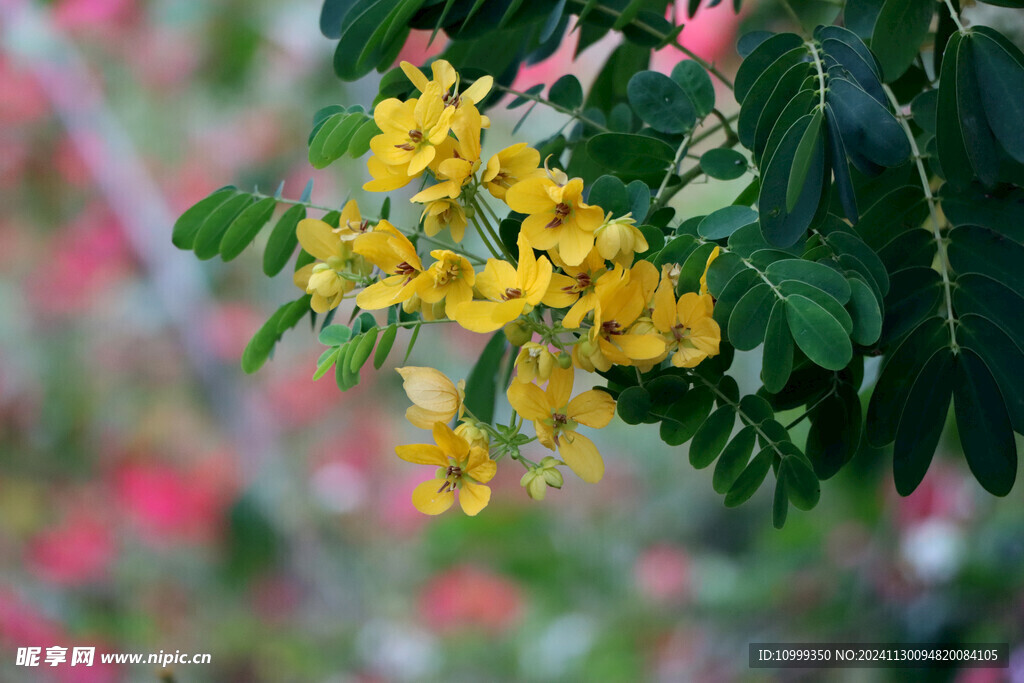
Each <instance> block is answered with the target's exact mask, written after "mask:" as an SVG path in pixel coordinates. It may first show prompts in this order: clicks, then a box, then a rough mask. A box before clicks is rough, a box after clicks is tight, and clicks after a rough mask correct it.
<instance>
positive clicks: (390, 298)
mask: <svg viewBox="0 0 1024 683" xmlns="http://www.w3.org/2000/svg"><path fill="white" fill-rule="evenodd" d="M352 250H353V251H355V252H356V253H357V254H359V255H361V256H363V257H364V258H365V259H366V260H367V261H369V262H370V263H372V264H373V265H375V266H377V267H378V268H380V269H381V270H382V271H383V272H384V273H387V277H385V278H384V279H383V280H381V281H380V282H375V283H373V284H372V285H370V286H369V287H367V288H366V289H364V290H363V291H361V292H359V294H358V295H357V296H356V305H358V306H359V307H360V308H364V309H366V310H368V311H374V310H377V309H380V308H387V307H388V306H391V305H393V304H397V303H402V302H404V301H407V300H408V299H409V298H410V297H411V296H412V295H413V294H415V291H416V290H415V287H414V286H413V281H414V280H415V279H416V277H417V276H418V275H419V274H420V273H422V272H423V264H422V263H421V262H420V257H419V256H418V255H417V254H416V247H414V246H413V244H412V242H410V241H409V239H408V238H407V237H406V236H405V235H403V234H402V233H401V232H399V231H398V230H397V229H396V228H395V226H393V225H391V223H389V222H388V221H386V220H382V221H381V222H380V223H378V224H377V228H376V230H374V231H373V232H370V233H366V234H364V235H361V236H360V237H359V238H358V239H357V240H355V241H354V242H353V243H352Z"/></svg>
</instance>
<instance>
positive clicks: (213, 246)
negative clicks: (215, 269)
mask: <svg viewBox="0 0 1024 683" xmlns="http://www.w3.org/2000/svg"><path fill="white" fill-rule="evenodd" d="M254 203H256V199H255V198H254V197H253V196H252V195H251V194H246V193H244V192H239V193H238V194H236V195H235V196H234V197H231V198H230V199H228V200H227V201H226V202H224V203H223V204H221V205H220V206H218V207H217V208H216V209H214V210H213V211H211V212H210V214H209V215H208V216H207V217H206V220H205V221H203V224H202V225H201V226H200V228H199V232H198V233H197V234H196V239H195V243H194V244H193V245H192V250H193V251H194V252H195V254H196V256H197V257H198V258H200V259H202V260H206V259H211V258H213V257H214V256H216V255H217V253H218V251H219V250H220V241H221V238H223V237H224V233H226V232H227V229H228V228H229V227H230V226H231V223H232V222H233V221H234V220H235V219H236V218H237V217H238V216H240V215H241V214H242V212H243V211H244V210H245V209H247V208H248V207H249V206H250V205H252V204H254Z"/></svg>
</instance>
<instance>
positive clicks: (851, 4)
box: [843, 0, 884, 38]
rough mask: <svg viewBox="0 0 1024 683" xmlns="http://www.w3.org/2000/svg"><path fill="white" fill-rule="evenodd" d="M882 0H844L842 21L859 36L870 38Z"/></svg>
mask: <svg viewBox="0 0 1024 683" xmlns="http://www.w3.org/2000/svg"><path fill="white" fill-rule="evenodd" d="M883 2H884V0H846V7H845V8H844V9H843V23H844V24H845V26H846V28H848V29H850V30H851V31H853V32H854V33H856V34H857V35H858V36H860V37H861V38H870V37H871V34H872V33H874V30H875V22H876V21H877V20H878V13H879V12H880V11H881V10H882V3H883Z"/></svg>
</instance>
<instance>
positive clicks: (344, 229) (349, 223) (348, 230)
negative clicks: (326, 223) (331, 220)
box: [334, 199, 373, 242]
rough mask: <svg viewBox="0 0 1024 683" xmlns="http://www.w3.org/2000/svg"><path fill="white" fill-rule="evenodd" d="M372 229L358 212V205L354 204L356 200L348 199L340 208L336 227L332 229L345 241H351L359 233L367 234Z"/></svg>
mask: <svg viewBox="0 0 1024 683" xmlns="http://www.w3.org/2000/svg"><path fill="white" fill-rule="evenodd" d="M372 230H373V228H372V227H371V226H370V222H369V221H366V220H363V217H362V214H360V213H359V205H358V204H356V200H354V199H350V200H348V202H346V203H345V206H344V208H342V210H341V216H340V217H339V219H338V227H337V228H335V229H334V232H335V234H337V235H338V237H340V238H341V239H342V240H343V241H345V242H352V241H353V240H355V239H356V238H357V237H359V236H360V235H366V234H369V233H370V232H371V231H372Z"/></svg>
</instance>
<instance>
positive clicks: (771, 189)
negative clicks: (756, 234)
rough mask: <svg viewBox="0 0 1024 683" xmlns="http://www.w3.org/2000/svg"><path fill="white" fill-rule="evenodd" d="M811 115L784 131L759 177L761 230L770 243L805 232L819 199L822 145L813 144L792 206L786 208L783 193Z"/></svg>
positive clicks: (787, 241) (783, 243)
mask: <svg viewBox="0 0 1024 683" xmlns="http://www.w3.org/2000/svg"><path fill="white" fill-rule="evenodd" d="M812 120H813V116H812V115H810V114H808V115H807V116H804V117H802V118H801V119H800V120H798V121H797V122H796V123H794V124H793V126H792V127H791V128H790V129H789V130H788V131H787V132H786V135H785V136H784V137H783V139H782V142H780V143H779V147H778V149H777V150H776V151H775V154H774V155H773V156H772V158H771V161H769V162H768V166H767V168H766V169H765V171H764V174H763V175H762V177H761V192H760V194H759V195H758V207H759V208H760V213H759V216H760V219H761V233H762V234H763V235H764V238H765V239H766V240H767V241H768V242H769V244H772V245H775V246H778V247H789V246H792V245H793V244H796V242H797V241H798V240H799V239H800V238H801V237H802V236H803V235H804V233H805V232H806V231H807V228H808V227H810V225H811V222H812V220H813V219H814V216H815V214H816V213H817V212H818V205H819V203H820V202H821V197H822V190H823V187H824V185H823V181H824V171H825V153H824V146H822V145H815V147H814V154H813V155H812V160H811V168H810V170H809V171H808V172H807V177H808V182H807V183H806V184H805V186H804V188H803V190H802V191H801V193H800V198H799V200H798V201H797V203H796V205H795V206H794V207H793V210H788V209H786V204H787V202H786V195H787V192H788V187H789V174H790V171H791V169H792V168H793V159H794V157H795V155H796V151H797V146H798V145H799V144H800V141H801V140H802V139H803V136H804V133H805V132H806V131H807V128H808V127H809V126H810V125H811V122H812Z"/></svg>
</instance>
